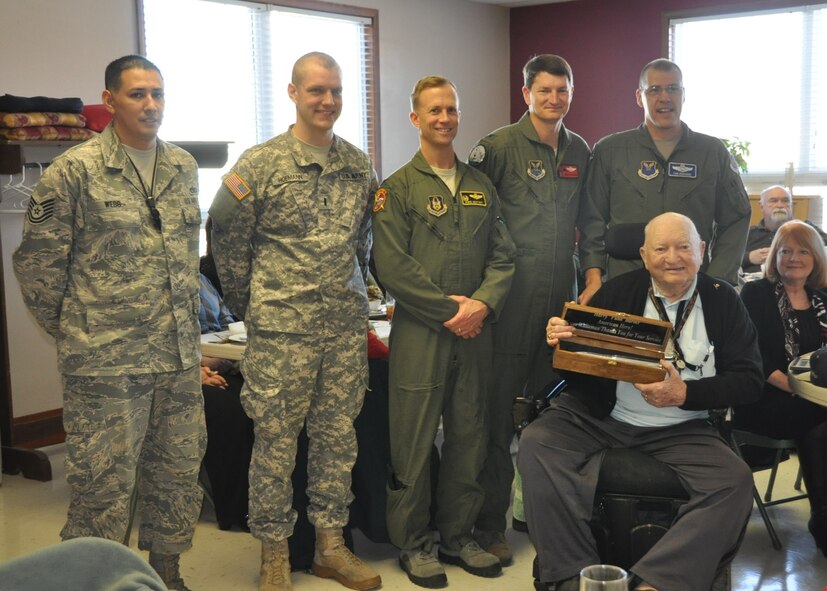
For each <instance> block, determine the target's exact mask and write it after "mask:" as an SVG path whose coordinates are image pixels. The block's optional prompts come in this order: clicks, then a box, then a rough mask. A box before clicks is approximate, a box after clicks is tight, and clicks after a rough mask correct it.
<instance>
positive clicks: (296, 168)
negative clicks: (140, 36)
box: [210, 53, 382, 591]
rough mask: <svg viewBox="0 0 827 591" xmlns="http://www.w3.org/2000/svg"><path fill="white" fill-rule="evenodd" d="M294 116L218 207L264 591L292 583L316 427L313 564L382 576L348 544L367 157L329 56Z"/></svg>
mask: <svg viewBox="0 0 827 591" xmlns="http://www.w3.org/2000/svg"><path fill="white" fill-rule="evenodd" d="M287 90H288V94H289V95H290V98H291V100H292V101H293V102H294V103H295V105H296V123H295V125H292V126H291V127H290V129H289V130H288V131H287V132H285V133H283V134H281V135H279V136H276V137H274V138H272V139H271V140H269V141H267V142H265V143H263V144H261V145H258V146H255V147H253V148H250V149H249V150H247V151H246V152H244V154H242V155H241V158H239V160H238V162H236V164H235V166H233V168H232V170H231V171H230V172H229V174H227V175H226V176H225V177H224V182H223V184H222V185H221V188H220V189H219V191H218V194H217V195H216V197H215V201H214V202H213V204H212V207H211V208H210V216H211V217H212V220H213V232H212V239H213V255H214V257H215V261H216V266H217V268H218V273H219V276H220V278H221V286H222V287H223V289H224V299H225V301H226V303H227V306H228V307H229V308H230V309H231V310H233V311H234V312H235V313H236V314H238V315H240V316H241V317H242V318H244V321H245V323H246V325H247V335H248V341H247V349H246V352H245V354H244V359H243V361H242V373H243V374H244V378H245V380H246V381H245V385H244V388H243V390H242V391H241V400H242V404H243V405H244V410H245V411H246V412H247V415H248V416H249V417H250V418H251V419H252V420H253V422H254V423H255V444H254V447H253V458H252V463H251V465H250V520H249V524H250V530H251V532H252V533H253V535H254V536H255V537H256V538H258V539H259V540H261V542H262V544H261V579H260V582H259V589H260V590H261V591H281V590H285V589H291V588H292V587H291V582H290V563H289V554H288V547H287V538H288V537H290V535H291V534H292V532H293V526H294V524H295V522H296V512H295V511H293V509H292V508H291V507H292V499H293V494H292V487H291V483H290V475H291V474H292V472H293V467H294V464H295V458H296V440H297V437H298V434H299V432H300V431H301V428H302V425H304V424H305V421H306V423H307V434H308V436H309V438H310V447H309V451H308V481H309V482H308V487H307V494H308V496H309V497H310V505H309V507H308V511H307V512H308V517H309V519H310V522H311V523H312V524H313V525H314V526H315V527H316V552H315V556H314V558H313V572H314V573H315V574H316V575H318V576H320V577H334V578H336V579H337V580H338V581H339V582H341V583H342V584H343V585H345V586H346V587H350V588H351V589H371V588H373V587H377V586H379V585H380V584H381V582H382V581H381V579H380V577H379V575H378V574H376V572H375V571H373V569H371V568H370V567H369V566H368V565H367V564H365V563H364V562H362V561H361V560H359V559H358V558H356V557H355V556H353V554H351V553H350V550H348V549H347V547H346V546H345V545H344V541H343V538H342V527H343V526H344V525H346V524H347V521H348V506H349V505H350V503H351V501H352V500H353V494H352V493H351V491H350V471H351V468H352V467H353V463H354V461H355V460H356V433H355V431H354V428H353V420H354V419H355V418H356V416H357V415H358V414H359V410H360V408H361V406H362V400H363V398H364V394H365V388H366V387H367V378H368V359H367V340H366V339H367V337H366V335H367V323H368V300H367V294H366V292H365V281H366V278H367V273H368V260H369V257H370V247H371V232H370V228H371V220H370V197H371V195H372V194H373V192H374V191H375V189H376V185H377V182H376V174H375V173H374V172H373V168H372V166H371V163H370V159H369V158H368V156H367V155H366V154H365V153H364V152H362V151H361V150H359V149H358V148H356V147H355V146H353V145H351V144H349V143H348V142H346V141H345V140H343V139H342V138H340V137H338V136H336V135H334V133H333V124H334V123H335V122H336V119H338V117H339V115H340V113H341V111H342V81H341V70H340V69H339V65H338V64H337V63H336V61H335V60H334V59H333V58H332V57H330V56H329V55H326V54H323V53H310V54H307V55H305V56H303V57H301V58H299V60H298V61H297V62H296V63H295V65H294V66H293V76H292V82H291V83H290V84H289V85H288V87H287Z"/></svg>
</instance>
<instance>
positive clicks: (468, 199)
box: [459, 191, 487, 207]
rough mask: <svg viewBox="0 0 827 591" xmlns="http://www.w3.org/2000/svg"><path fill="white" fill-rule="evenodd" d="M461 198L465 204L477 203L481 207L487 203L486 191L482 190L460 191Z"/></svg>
mask: <svg viewBox="0 0 827 591" xmlns="http://www.w3.org/2000/svg"><path fill="white" fill-rule="evenodd" d="M459 198H460V202H461V203H462V204H463V205H477V206H480V207H485V206H486V205H487V202H486V200H485V193H483V192H482V191H460V192H459Z"/></svg>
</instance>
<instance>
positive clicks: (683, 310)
mask: <svg viewBox="0 0 827 591" xmlns="http://www.w3.org/2000/svg"><path fill="white" fill-rule="evenodd" d="M649 299H650V300H652V304H654V306H655V309H656V310H657V311H658V316H660V319H661V320H665V321H666V322H670V320H669V315H668V314H667V313H666V307H665V306H664V305H663V302H662V301H661V299H660V298H659V297H656V296H655V291H654V290H653V289H652V286H651V285H650V286H649ZM697 299H698V290H697V289H696V290H695V291H694V292H693V293H692V297H691V298H689V303H688V304H687V300H681V301H680V302H679V303H678V313H677V314H676V315H675V321H676V322H675V323H674V324H673V326H674V329H673V330H672V334H671V335H670V336H669V338H670V340H671V341H672V346H673V347H674V349H675V365H676V366H677V368H678V371H680V370H682V369H684V368H686V367H688V368H689V369H691V370H692V371H698V370H699V369H700V367H701V366H699V365H692V364H691V363H688V362H687V361H686V359H685V358H684V355H683V351H682V350H681V346H680V345H679V344H678V339H679V338H680V336H681V332H683V327H684V326H685V325H686V321H687V320H688V319H689V315H690V314H691V313H692V309H693V308H694V307H695V301H696V300H697Z"/></svg>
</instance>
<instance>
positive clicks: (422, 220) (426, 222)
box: [411, 209, 446, 240]
mask: <svg viewBox="0 0 827 591" xmlns="http://www.w3.org/2000/svg"><path fill="white" fill-rule="evenodd" d="M411 216H412V218H413V220H414V221H415V222H416V224H415V226H416V227H418V228H420V229H422V230H425V231H427V232H429V233H431V234H433V235H435V236H436V237H437V238H439V239H440V240H445V238H446V236H445V232H444V231H443V230H441V229H440V228H439V227H438V218H435V219H433V220H430V219H428V216H427V215H426V214H424V213H422V212H420V211H418V210H416V209H412V210H411ZM431 217H433V216H431ZM414 232H415V233H416V228H415V229H414Z"/></svg>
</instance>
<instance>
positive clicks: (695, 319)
mask: <svg viewBox="0 0 827 591" xmlns="http://www.w3.org/2000/svg"><path fill="white" fill-rule="evenodd" d="M697 282H698V279H697V278H696V279H695V281H694V282H693V283H692V286H691V287H690V288H689V289H688V290H687V292H686V294H684V296H683V297H682V298H680V299H679V300H676V301H675V302H669V301H668V300H667V299H666V298H664V297H663V294H662V293H661V292H660V291H659V290H658V288H657V287H655V285H654V283H653V284H652V288H653V289H654V292H655V296H656V297H661V298H663V299H662V300H661V301H662V302H663V304H664V307H665V308H666V315H667V316H668V317H669V320H670V321H671V322H672V324H673V325H674V324H675V316H677V313H678V305H679V303H680V301H681V300H689V299H690V298H691V297H692V294H693V292H694V291H695V287H696V285H697ZM643 315H644V316H645V317H646V318H658V319H659V318H660V316H658V311H657V309H656V308H655V305H654V304H653V303H652V300H651V299H650V298H648V297H647V298H646V307H645V308H644V310H643ZM678 342H679V343H680V346H681V350H682V351H683V354H684V358H685V360H686V361H687V362H688V363H691V364H692V365H699V366H701V367H700V368H699V370H698V371H692V370H691V369H689V368H688V367H687V368H685V369H684V370H683V371H682V372H681V379H683V380H684V381H685V382H686V381H690V380H697V379H700V378H701V377H704V378H708V377H710V376H714V375H715V350H714V347H712V345H711V344H710V342H709V338H708V336H707V334H706V325H705V324H704V314H703V306H702V305H701V298H700V296H699V297H698V298H697V299H696V300H695V306H694V307H693V308H692V311H691V312H690V314H689V318H687V319H686V323H684V325H683V329H682V330H681V334H680V337H679V339H678ZM707 355H709V357H708V358H707V359H706V360H705V361H704V357H706V356H707ZM667 379H668V378H667ZM616 392H617V404H615V407H614V409H612V418H613V419H617V420H618V421H622V422H624V423H629V424H630V425H637V426H639V427H665V426H668V425H674V424H677V423H683V422H684V421H689V420H692V419H705V418H707V417H708V416H709V412H708V411H706V410H683V409H682V408H679V407H677V406H669V407H666V408H658V407H656V406H652V405H651V404H649V403H648V402H646V401H645V400H644V399H643V396H642V395H641V393H640V390H638V389H637V388H635V387H634V386H633V385H632V384H630V383H628V382H618V383H617V390H616Z"/></svg>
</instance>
